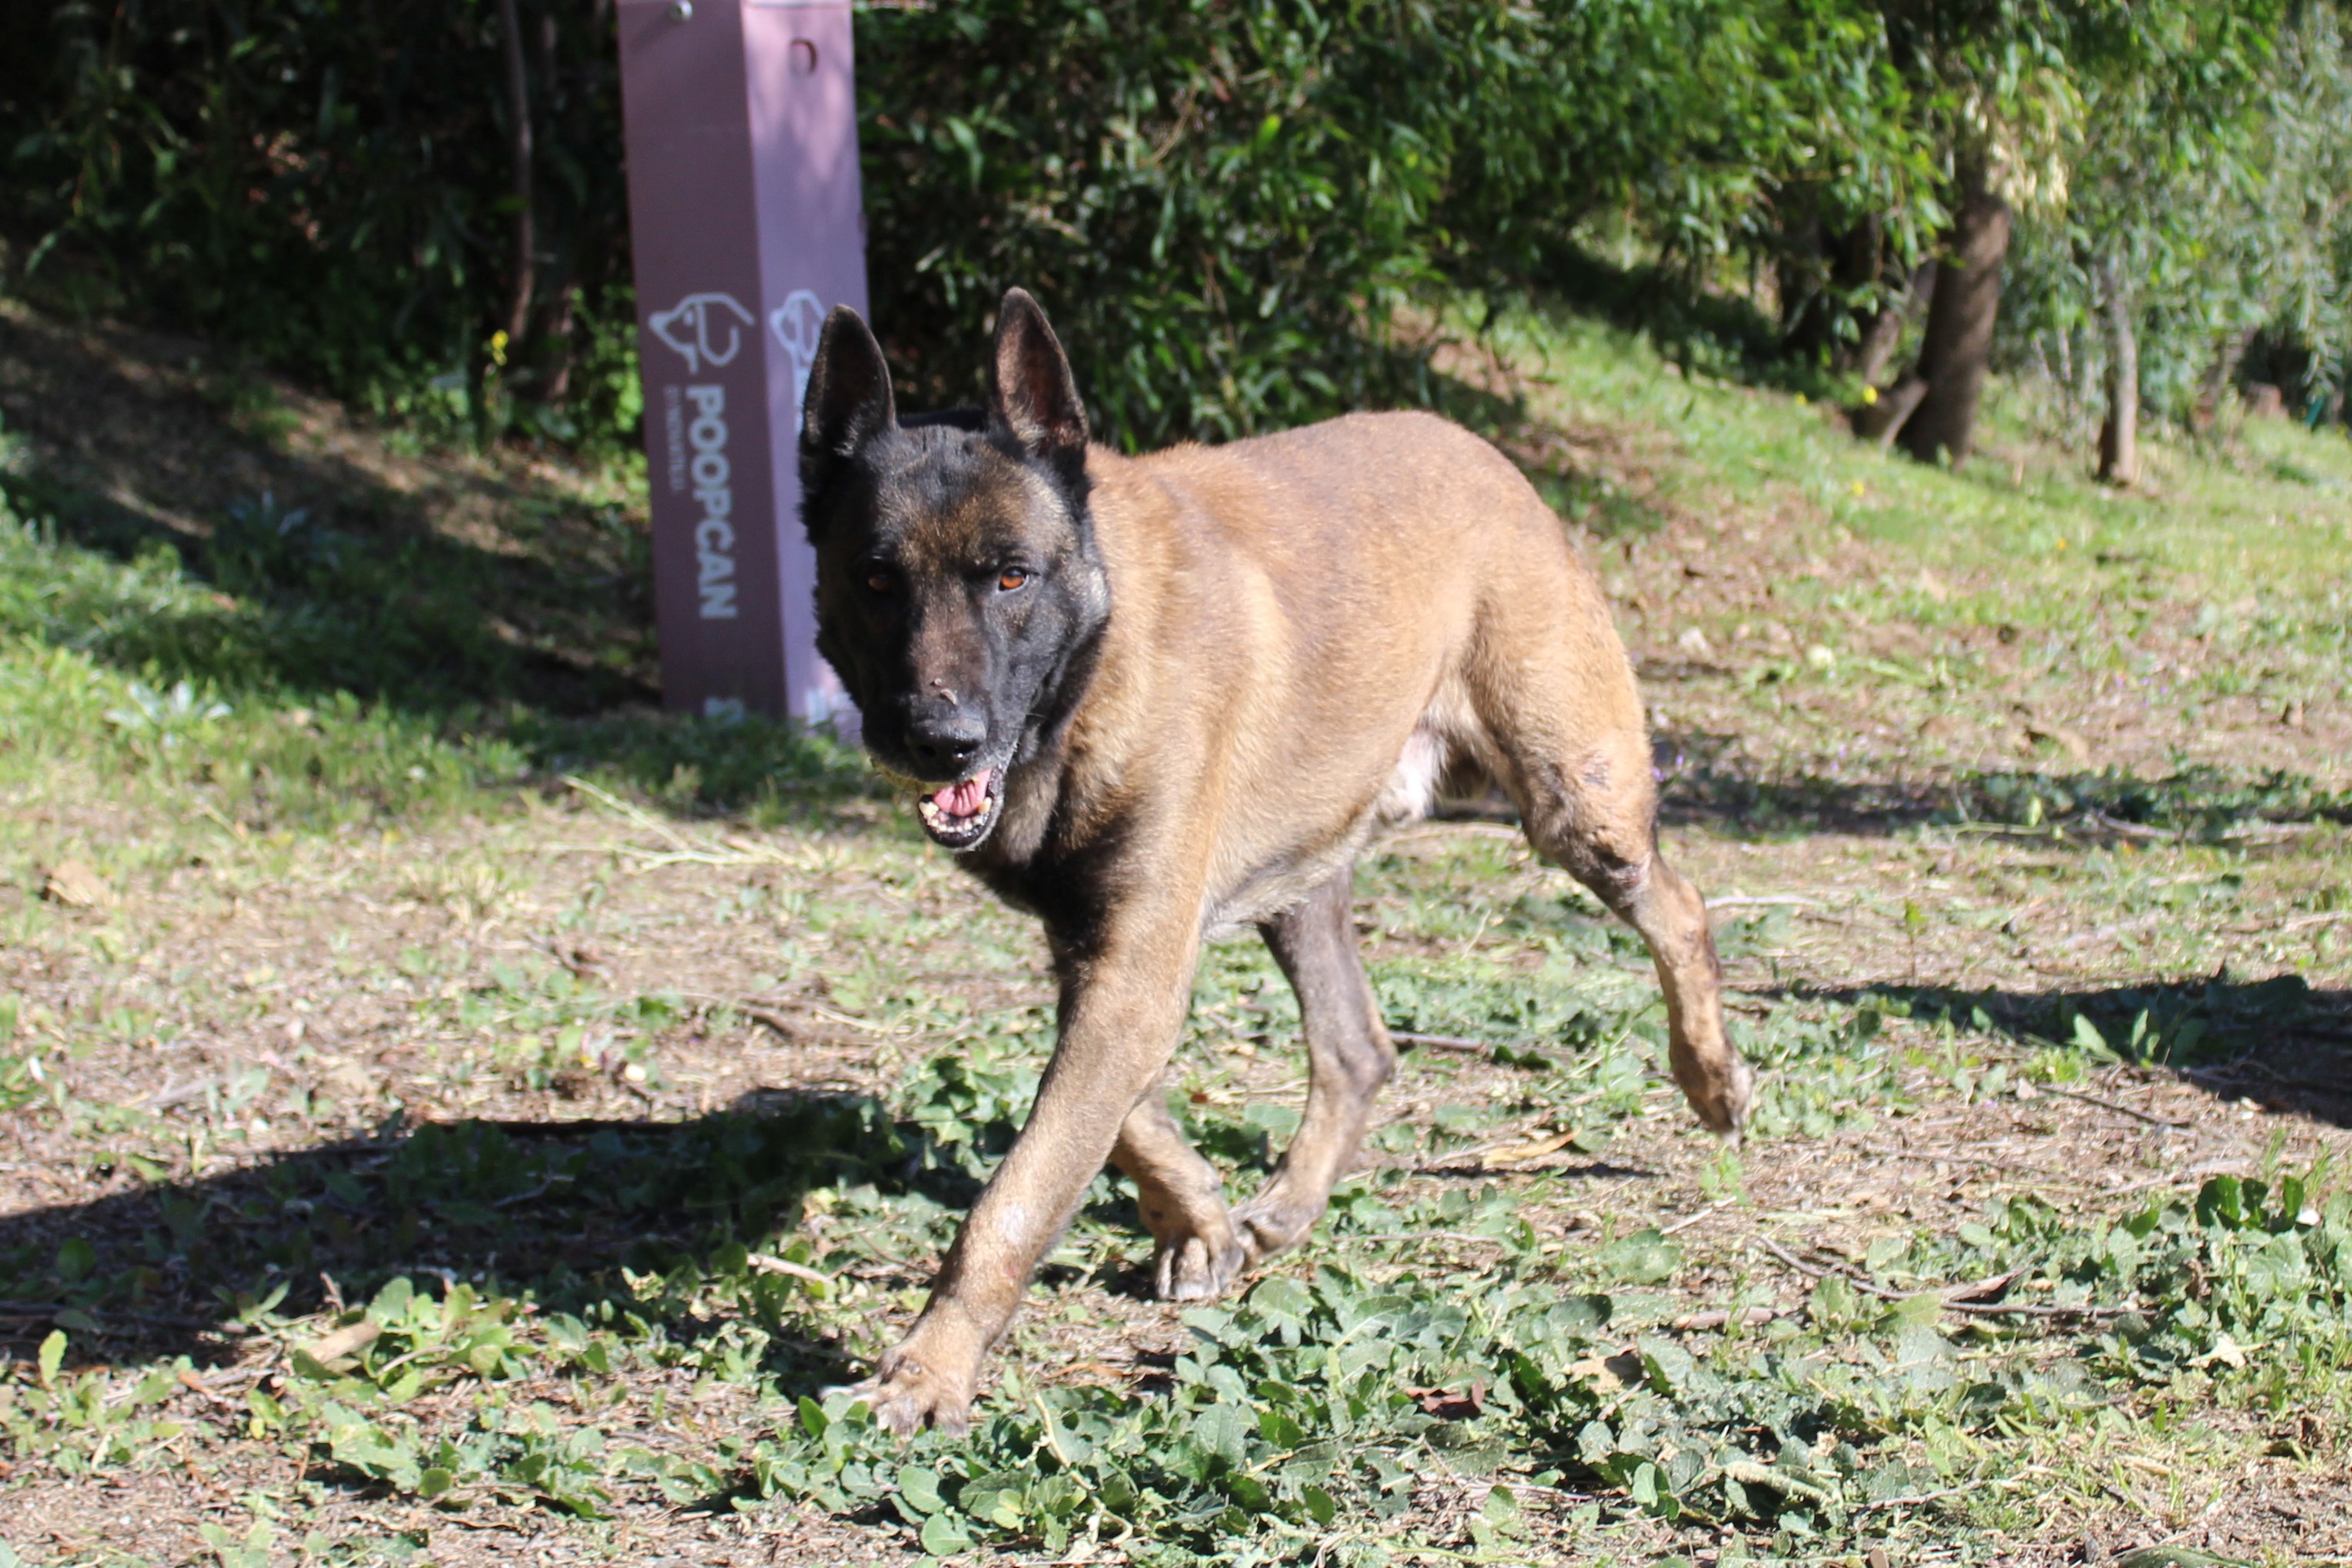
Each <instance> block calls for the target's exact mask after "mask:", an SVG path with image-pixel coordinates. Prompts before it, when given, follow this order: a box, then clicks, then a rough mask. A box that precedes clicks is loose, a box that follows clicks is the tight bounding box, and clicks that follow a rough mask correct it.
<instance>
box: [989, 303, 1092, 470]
mask: <svg viewBox="0 0 2352 1568" xmlns="http://www.w3.org/2000/svg"><path fill="white" fill-rule="evenodd" d="M988 413H989V417H990V418H991V419H992V421H994V422H995V423H996V424H998V425H1001V426H1003V427H1004V428H1005V429H1007V430H1009V431H1011V432H1012V434H1013V439H1014V440H1016V441H1018V442H1020V443H1021V445H1022V447H1024V449H1026V450H1027V451H1028V452H1030V453H1031V454H1032V455H1033V456H1035V457H1040V458H1054V459H1057V460H1060V461H1065V462H1067V461H1072V460H1075V461H1076V462H1079V463H1083V462H1085V460H1086V453H1087V406H1086V405H1085V404H1084V403H1081V402H1080V401H1079V400H1078V378H1077V377H1076V376H1075V375H1073V374H1070V356H1069V355H1067V354H1066V353H1063V352H1062V344H1061V340H1060V339H1058V338H1056V337H1055V336H1054V329H1053V328H1052V327H1051V326H1049V325H1047V324H1046V321H1045V311H1044V310H1042V309H1040V308H1039V306H1038V304H1037V301H1036V300H1033V299H1031V298H1030V297H1029V291H1028V290H1027V289H1006V290H1005V291H1004V302H1003V304H1002V305H1000V306H998V307H997V310H996V363H995V367H994V374H993V375H992V377H991V379H990V383H989V389H988Z"/></svg>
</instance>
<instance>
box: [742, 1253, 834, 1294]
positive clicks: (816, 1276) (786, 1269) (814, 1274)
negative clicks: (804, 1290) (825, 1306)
mask: <svg viewBox="0 0 2352 1568" xmlns="http://www.w3.org/2000/svg"><path fill="white" fill-rule="evenodd" d="M744 1261H745V1262H746V1263H748V1264H750V1265H751V1267H752V1268H756V1269H758V1270H759V1271H760V1272H761V1273H762V1274H783V1275H788V1276H790V1277H791V1278H793V1279H805V1280H807V1281H808V1282H809V1283H810V1284H812V1285H822V1286H824V1288H825V1289H828V1290H830V1289H833V1277H832V1276H831V1275H829V1274H824V1273H821V1272H820V1271H818V1270H816V1269H814V1268H810V1267H809V1266H808V1265H807V1264H805V1263H794V1262H793V1260H792V1259H791V1258H778V1257H776V1256H774V1255H773V1254H772V1253H766V1252H755V1253H753V1254H751V1257H749V1258H745V1259H744Z"/></svg>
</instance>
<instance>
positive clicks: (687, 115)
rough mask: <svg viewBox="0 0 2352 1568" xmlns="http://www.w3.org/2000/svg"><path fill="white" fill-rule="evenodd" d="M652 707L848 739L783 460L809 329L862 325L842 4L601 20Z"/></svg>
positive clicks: (661, 3) (790, 463)
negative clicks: (609, 90) (641, 514)
mask: <svg viewBox="0 0 2352 1568" xmlns="http://www.w3.org/2000/svg"><path fill="white" fill-rule="evenodd" d="M619 12H620V31H621V94H622V111H623V121H624V132H625V138H626V147H627V155H628V167H629V229H630V235H631V238H632V242H633V244H634V247H635V256H636V282H637V353H638V360H639V363H640V365H641V367H642V369H641V374H642V375H643V377H644V382H645V395H646V458H647V460H648V463H649V465H650V472H649V476H648V477H649V479H650V481H651V484H650V488H651V490H652V496H653V529H654V600H655V610H656V618H657V621H658V624H659V629H660V634H661V663H662V695H663V698H664V700H667V702H668V704H669V705H670V706H671V707H673V708H684V709H688V710H692V711H695V712H699V713H703V714H707V715H710V716H712V717H728V716H740V715H741V714H743V713H746V712H752V713H764V714H767V715H768V716H770V717H771V718H779V719H781V718H792V719H797V720H800V721H803V722H806V723H810V724H823V723H826V722H828V721H830V722H833V723H835V724H836V725H838V726H839V727H841V728H842V729H844V730H845V731H854V729H855V726H856V710H854V709H852V708H850V706H849V703H848V700H847V698H846V697H845V696H844V694H843V692H842V689H841V683H840V681H839V680H837V679H835V676H834V673H833V671H832V670H831V669H830V668H826V666H825V663H824V660H823V659H821V658H818V657H817V652H816V627H815V612H814V605H813V603H812V595H813V594H814V588H815V572H816V563H815V558H814V555H813V554H812V553H811V552H810V550H809V548H808V545H807V542H806V541H805V540H804V539H803V536H802V533H801V526H800V474H799V468H798V465H797V461H796V458H795V453H796V450H797V442H798V440H799V436H800V423H801V417H800V416H801V397H802V395H803V392H804V391H805V390H806V388H807V385H808V373H809V361H810V358H811V356H813V355H814V353H815V352H816V335H817V328H818V327H819V326H820V325H821V324H822V323H823V322H824V313H825V312H826V311H827V310H831V309H832V308H833V307H834V306H835V305H851V306H855V307H856V309H857V310H861V311H863V310H865V309H866V241H865V217H864V213H863V210H862V205H861V202H860V199H859V195H858V184H857V104H856V86H855V78H854V76H853V74H852V61H851V58H850V15H849V5H848V3H847V0H620V5H619Z"/></svg>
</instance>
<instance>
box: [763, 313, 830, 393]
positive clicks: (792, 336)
mask: <svg viewBox="0 0 2352 1568" xmlns="http://www.w3.org/2000/svg"><path fill="white" fill-rule="evenodd" d="M768 330H769V331H772V332H773V333H775V334H776V342H779V343H781V344H782V346H783V350H784V352H785V353H788V354H790V355H792V356H793V415H794V416H795V417H797V416H799V414H800V412H801V410H802V409H803V407H804V406H806V405H807V403H808V382H809V370H810V368H811V367H812V366H814V364H815V363H816V341H817V339H818V338H819V337H820V336H822V335H823V334H824V300H820V299H818V298H817V297H816V296H815V295H814V294H812V293H810V292H809V291H808V290H807V289H793V291H792V292H791V293H790V294H788V295H786V296H785V297H784V302H783V303H782V304H781V305H779V306H777V307H776V308H775V309H774V310H771V311H769V312H768Z"/></svg>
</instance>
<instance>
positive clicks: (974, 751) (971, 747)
mask: <svg viewBox="0 0 2352 1568" xmlns="http://www.w3.org/2000/svg"><path fill="white" fill-rule="evenodd" d="M987 739H988V723H987V721H985V720H984V719H982V717H981V716H980V715H979V714H978V713H975V712H972V711H971V710H966V709H959V708H948V709H935V710H932V711H930V712H928V713H918V714H915V715H913V716H912V717H910V718H909V719H908V721H907V750H908V751H909V752H913V753H914V756H915V761H916V762H917V763H920V764H921V765H922V767H923V769H924V771H925V772H927V773H930V774H931V775H932V776H934V777H937V778H961V777H962V776H963V774H964V770H965V769H966V768H968V767H969V766H970V765H971V760H972V758H973V757H975V756H977V755H979V754H980V747H981V742H983V741H985V740H987Z"/></svg>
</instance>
